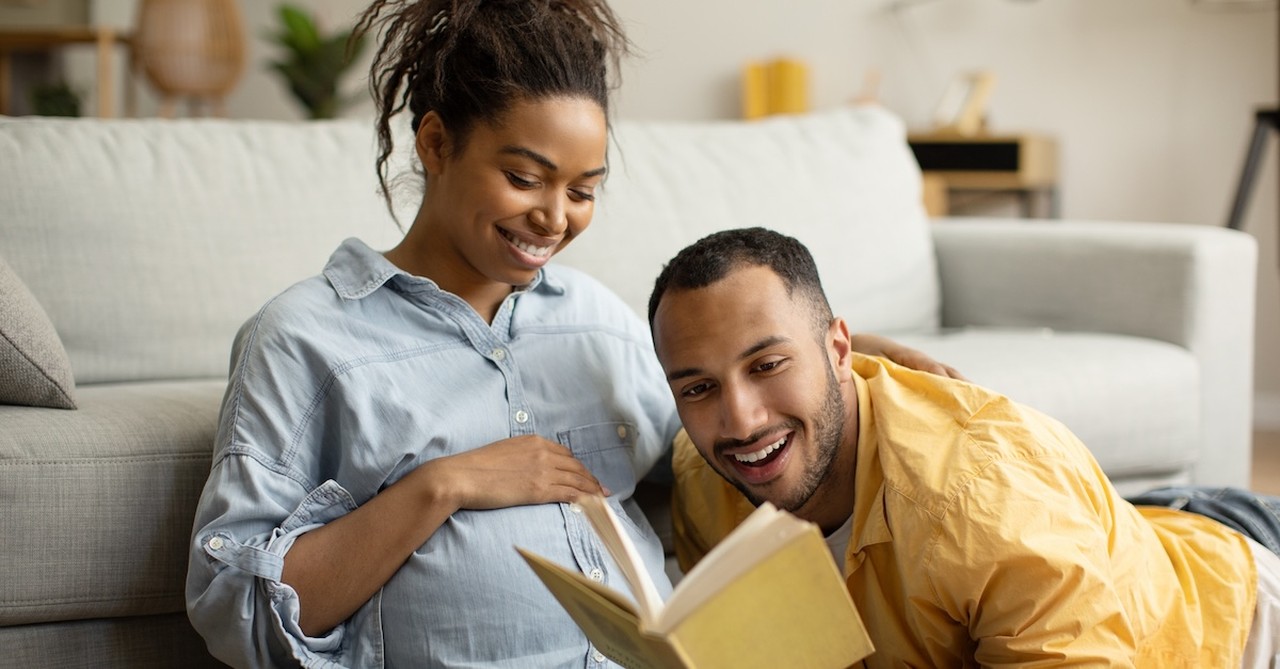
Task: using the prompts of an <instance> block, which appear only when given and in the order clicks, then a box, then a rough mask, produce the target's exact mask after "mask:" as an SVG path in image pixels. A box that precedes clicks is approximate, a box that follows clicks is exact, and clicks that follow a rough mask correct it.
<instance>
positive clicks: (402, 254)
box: [383, 230, 514, 323]
mask: <svg viewBox="0 0 1280 669" xmlns="http://www.w3.org/2000/svg"><path fill="white" fill-rule="evenodd" d="M435 248H439V247H438V245H435V244H430V243H425V241H422V240H419V239H418V238H417V237H416V236H415V235H414V234H413V231H412V230H410V233H409V234H408V235H406V236H405V238H404V239H403V240H401V241H400V243H399V244H397V245H396V246H395V247H394V248H392V249H391V250H390V251H387V252H386V253H385V254H383V255H384V256H385V257H386V259H387V260H388V261H390V262H391V264H393V265H395V266H396V267H399V268H400V269H402V270H404V271H405V272H408V273H409V274H412V275H414V276H420V277H423V278H427V279H431V280H432V281H434V282H435V283H436V285H437V286H439V287H440V289H441V290H444V291H447V292H449V293H453V294H454V295H457V296H458V297H459V298H461V299H462V300H463V301H464V302H466V303H467V304H469V305H471V308H472V309H474V310H475V312H476V313H477V314H478V315H479V316H480V318H482V319H484V322H486V323H492V322H493V318H494V316H496V315H497V313H498V309H499V307H501V306H502V301H503V300H505V299H506V298H507V296H508V295H510V294H511V291H512V290H514V289H513V287H512V286H509V285H507V284H503V283H498V282H495V281H491V280H489V279H486V278H484V277H483V276H481V275H479V274H476V273H475V272H471V271H467V270H466V269H465V268H456V269H457V270H460V271H455V268H453V267H451V265H454V264H457V263H458V262H459V261H458V260H456V259H455V260H452V261H451V260H450V259H448V258H445V257H442V256H441V255H440V254H439V253H438V252H433V249H435Z"/></svg>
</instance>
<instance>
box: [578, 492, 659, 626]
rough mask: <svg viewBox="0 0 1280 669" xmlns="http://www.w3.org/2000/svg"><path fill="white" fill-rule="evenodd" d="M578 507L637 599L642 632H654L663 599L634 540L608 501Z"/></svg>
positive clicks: (597, 500) (594, 497)
mask: <svg viewBox="0 0 1280 669" xmlns="http://www.w3.org/2000/svg"><path fill="white" fill-rule="evenodd" d="M577 504H578V505H579V506H581V507H582V510H583V512H585V513H586V515H587V520H590V521H591V525H592V526H593V527H595V529H596V534H597V535H599V536H600V540H601V541H602V542H603V543H604V547H605V549H606V550H608V551H609V555H610V556H612V557H613V561H614V562H616V563H617V564H618V568H619V569H621V570H622V576H623V578H625V579H626V580H627V584H629V585H630V586H631V592H632V593H633V594H634V595H635V597H636V608H637V609H639V611H638V613H639V617H640V629H642V630H647V629H650V628H652V626H653V624H654V623H655V622H656V621H657V619H658V614H659V613H660V612H661V611H662V596H661V595H659V594H658V588H657V587H656V586H654V584H653V579H652V578H651V577H650V576H649V572H648V570H647V569H645V566H644V560H643V559H642V558H641V557H640V553H639V551H637V550H636V547H635V544H634V543H632V542H631V537H630V536H628V535H627V533H626V531H625V530H623V529H622V525H621V524H620V523H619V521H618V517H617V516H616V515H614V513H613V508H611V507H610V506H609V502H608V501H606V500H605V498H603V497H600V496H599V495H592V496H590V497H584V498H582V499H580V500H578V502H577Z"/></svg>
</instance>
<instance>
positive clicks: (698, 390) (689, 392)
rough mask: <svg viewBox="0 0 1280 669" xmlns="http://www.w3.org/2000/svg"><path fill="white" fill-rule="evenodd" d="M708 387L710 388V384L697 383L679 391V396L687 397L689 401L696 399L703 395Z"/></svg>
mask: <svg viewBox="0 0 1280 669" xmlns="http://www.w3.org/2000/svg"><path fill="white" fill-rule="evenodd" d="M710 387H711V386H710V384H707V383H699V384H696V385H692V386H689V387H688V388H685V389H684V390H683V391H681V393H680V395H681V396H683V397H688V398H690V399H696V398H697V397H698V396H699V395H702V394H703V393H705V392H707V390H708V389H709V388H710Z"/></svg>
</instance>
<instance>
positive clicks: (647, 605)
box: [516, 497, 874, 669]
mask: <svg viewBox="0 0 1280 669" xmlns="http://www.w3.org/2000/svg"><path fill="white" fill-rule="evenodd" d="M579 504H581V506H582V507H583V510H584V511H585V512H586V514H587V517H588V518H589V519H590V520H591V523H592V526H593V527H595V529H596V532H597V534H599V535H600V538H601V540H602V542H603V543H604V545H605V547H606V549H608V551H609V553H610V555H611V556H613V559H614V561H615V562H616V563H617V564H618V565H619V568H620V569H621V570H622V573H623V575H624V577H625V578H626V580H627V582H628V584H629V585H631V590H632V592H633V593H635V597H636V599H635V602H632V601H631V599H630V598H628V597H626V596H625V595H623V594H621V593H619V592H617V591H615V590H612V589H611V588H608V587H607V586H604V585H601V584H599V583H596V582H595V581H592V580H591V579H589V578H587V577H586V576H584V575H583V574H581V573H578V572H577V571H575V570H573V569H569V568H566V567H563V566H561V565H558V564H555V563H552V562H549V561H547V560H546V559H544V558H542V557H540V556H538V555H535V554H533V553H530V552H529V551H527V550H524V549H522V548H519V547H517V549H516V550H518V551H520V554H521V555H523V556H524V558H525V560H526V561H528V562H529V564H530V566H532V567H533V570H534V572H535V573H537V575H538V577H539V578H541V579H542V581H543V583H545V584H546V586H547V588H548V589H549V590H550V591H551V593H552V594H553V595H554V596H555V597H556V599H557V600H558V601H559V602H560V604H561V605H562V606H564V608H565V610H566V611H567V612H568V613H569V615H570V617H572V618H573V619H574V621H575V622H577V623H578V626H579V627H581V628H582V630H583V632H585V633H586V635H587V638H588V639H590V640H591V642H592V643H593V644H595V646H596V648H598V649H599V650H600V652H602V653H604V654H605V655H607V656H609V658H610V659H612V660H613V661H614V662H617V663H618V664H620V665H622V666H624V667H628V668H629V669H663V668H667V667H688V668H691V669H694V668H702V669H706V668H707V667H735V668H743V669H753V668H759V669H773V668H775V667H792V666H793V667H813V668H815V669H822V668H825V667H830V668H831V669H840V668H843V667H848V666H851V665H853V664H855V663H857V662H858V661H859V660H861V659H862V658H864V657H866V656H867V655H870V654H871V653H872V652H873V650H874V648H873V647H872V645H871V639H870V637H869V636H868V635H867V632H866V628H865V627H864V626H863V624H862V619H861V618H860V617H859V616H858V612H857V610H856V609H855V608H854V605H853V601H852V600H851V599H850V598H849V593H848V591H847V590H846V589H845V585H844V580H843V579H842V578H841V577H840V572H839V570H837V569H836V566H835V562H834V561H833V560H832V559H831V553H830V552H829V550H828V549H827V545H826V542H824V541H823V539H822V535H821V533H820V532H819V531H818V528H817V526H816V525H813V524H812V523H808V522H805V521H803V520H800V519H798V518H796V517H795V516H793V515H791V514H789V513H787V512H785V511H779V510H778V509H776V508H775V507H773V505H771V504H768V503H766V504H764V505H762V506H761V507H760V508H758V509H757V510H756V511H755V512H754V513H752V514H751V516H749V517H748V518H747V519H746V520H745V521H743V523H742V524H741V525H739V526H738V528H737V529H735V530H734V531H733V532H732V533H731V534H730V535H729V536H728V537H726V538H725V540H724V541H722V542H721V543H720V544H719V545H718V546H716V547H715V548H714V549H713V550H712V551H711V552H710V553H708V554H707V556H706V557H705V558H703V560H702V561H701V562H699V563H698V565H697V566H696V567H694V568H693V569H692V570H690V571H689V573H688V574H687V575H686V576H685V577H684V578H683V579H682V580H681V581H680V583H679V584H677V585H676V587H675V590H674V591H673V592H672V593H671V597H670V598H668V600H667V601H666V602H665V603H664V602H662V601H661V598H660V597H659V596H658V595H657V589H656V588H655V587H654V586H653V582H652V580H651V579H650V578H649V574H648V572H646V571H645V569H644V566H643V564H642V562H641V561H640V558H639V556H638V554H637V552H636V550H635V547H634V546H633V545H632V544H631V541H630V539H629V538H628V536H627V534H626V533H625V532H623V531H622V529H621V526H620V525H619V524H618V519H617V517H616V515H615V514H614V513H613V511H612V509H610V508H609V505H608V503H607V502H605V500H604V498H602V497H592V498H588V499H584V500H582V501H580V502H579Z"/></svg>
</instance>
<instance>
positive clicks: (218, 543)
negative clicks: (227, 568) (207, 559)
mask: <svg viewBox="0 0 1280 669" xmlns="http://www.w3.org/2000/svg"><path fill="white" fill-rule="evenodd" d="M209 550H214V551H220V550H222V537H214V538H212V539H210V540H209Z"/></svg>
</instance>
